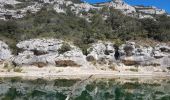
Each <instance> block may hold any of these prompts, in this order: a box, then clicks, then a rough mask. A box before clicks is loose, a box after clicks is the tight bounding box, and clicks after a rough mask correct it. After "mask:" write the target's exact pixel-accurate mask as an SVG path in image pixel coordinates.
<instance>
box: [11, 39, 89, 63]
mask: <svg viewBox="0 0 170 100" xmlns="http://www.w3.org/2000/svg"><path fill="white" fill-rule="evenodd" d="M64 44H65V42H64V41H62V40H58V39H30V40H26V41H22V42H19V43H18V44H17V47H18V48H19V49H22V51H23V52H21V53H19V55H17V56H16V57H14V59H13V62H14V63H15V64H16V65H39V66H41V65H42V66H43V65H44V66H46V65H54V66H85V65H87V64H88V62H87V61H86V59H85V56H84V55H83V53H82V51H81V50H80V49H79V48H78V47H76V46H74V45H71V44H70V43H68V44H69V45H70V50H68V51H65V52H63V53H60V52H59V50H60V49H61V48H62V46H63V45H64Z"/></svg>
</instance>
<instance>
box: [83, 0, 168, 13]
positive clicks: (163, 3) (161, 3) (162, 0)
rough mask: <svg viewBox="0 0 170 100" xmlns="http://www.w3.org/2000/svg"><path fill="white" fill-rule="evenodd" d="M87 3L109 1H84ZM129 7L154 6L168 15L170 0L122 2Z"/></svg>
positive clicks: (104, 0) (131, 0) (128, 0)
mask: <svg viewBox="0 0 170 100" xmlns="http://www.w3.org/2000/svg"><path fill="white" fill-rule="evenodd" d="M84 1H87V2H89V3H96V2H106V1H111V0H84ZM124 1H125V2H126V3H128V4H130V5H145V6H156V7H157V8H161V9H165V10H166V11H167V12H168V13H170V0H124Z"/></svg>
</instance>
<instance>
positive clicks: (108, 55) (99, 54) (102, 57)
mask: <svg viewBox="0 0 170 100" xmlns="http://www.w3.org/2000/svg"><path fill="white" fill-rule="evenodd" d="M87 51H88V52H89V54H88V55H87V57H86V59H87V60H88V61H90V62H93V63H94V62H96V63H97V64H99V66H100V65H110V64H111V62H115V57H114V54H115V49H114V44H113V43H111V42H105V43H104V42H101V41H99V42H98V43H94V44H93V45H92V46H91V47H90V48H89V49H88V50H87Z"/></svg>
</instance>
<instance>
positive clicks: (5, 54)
mask: <svg viewBox="0 0 170 100" xmlns="http://www.w3.org/2000/svg"><path fill="white" fill-rule="evenodd" d="M10 57H12V54H11V51H10V49H9V47H8V45H7V44H6V43H4V42H2V41H0V61H3V60H8V59H10Z"/></svg>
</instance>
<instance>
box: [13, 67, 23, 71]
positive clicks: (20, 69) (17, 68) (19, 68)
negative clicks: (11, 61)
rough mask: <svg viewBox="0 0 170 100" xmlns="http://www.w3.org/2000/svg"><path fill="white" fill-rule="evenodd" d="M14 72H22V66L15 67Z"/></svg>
mask: <svg viewBox="0 0 170 100" xmlns="http://www.w3.org/2000/svg"><path fill="white" fill-rule="evenodd" d="M14 72H22V68H21V67H15V68H14Z"/></svg>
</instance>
